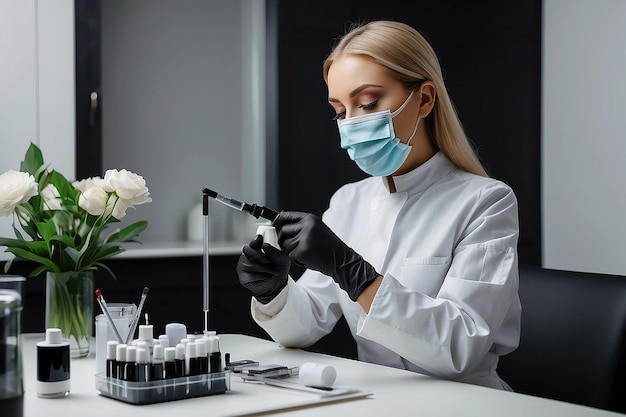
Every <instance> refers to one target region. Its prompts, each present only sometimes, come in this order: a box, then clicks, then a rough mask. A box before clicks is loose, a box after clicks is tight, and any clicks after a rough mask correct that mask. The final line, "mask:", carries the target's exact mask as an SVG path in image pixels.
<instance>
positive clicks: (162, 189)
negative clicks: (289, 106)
mask: <svg viewBox="0 0 626 417" xmlns="http://www.w3.org/2000/svg"><path fill="white" fill-rule="evenodd" d="M263 23H264V1H259V0H237V1H233V0H210V1H206V0H182V1H176V2H173V1H171V0H132V1H130V0H107V1H103V2H102V102H103V106H102V118H103V168H104V169H105V170H106V169H110V168H117V169H122V168H126V169H128V170H130V171H133V172H136V173H138V174H140V175H142V176H143V177H144V178H145V179H146V182H147V185H148V187H149V189H150V193H151V196H152V198H153V202H152V203H150V204H147V205H144V206H140V207H137V210H136V211H134V212H129V213H128V214H127V218H125V219H124V222H123V223H122V224H124V223H128V222H130V221H136V220H141V219H146V220H148V222H149V225H148V229H147V230H146V231H145V232H144V233H142V236H141V239H140V240H141V241H142V242H144V243H146V242H168V241H169V242H176V241H180V240H185V239H186V238H187V234H186V221H187V214H188V212H189V211H190V210H191V209H192V208H194V207H195V206H196V204H197V203H198V202H199V201H200V199H201V191H202V188H203V187H209V188H211V189H214V190H216V191H218V192H220V193H222V194H225V195H230V196H232V197H234V198H237V199H242V200H249V202H257V201H258V202H260V203H263V196H264V195H265V190H264V186H265V175H264V143H265V142H264V137H263V134H264V131H265V128H264V126H265V124H264V113H262V108H261V106H260V104H261V103H262V102H263V94H264V91H263V89H262V85H261V84H260V81H262V80H263V79H264V78H263V77H264V73H263V72H262V69H263V68H264V66H265V61H264V59H263V58H264V55H263V52H264V44H263V41H264V30H265V27H264V25H263ZM210 204H211V206H210V218H211V220H212V227H211V231H212V234H213V237H214V238H215V239H216V240H229V239H233V238H238V237H239V236H237V235H238V233H239V230H237V226H236V225H237V224H238V223H239V222H240V221H242V222H246V221H248V220H249V219H248V218H247V217H249V216H247V215H246V214H244V213H238V212H235V211H233V210H232V209H229V208H227V207H225V206H223V205H220V204H219V203H217V202H215V201H211V202H210ZM201 214H202V213H201V212H198V213H197V216H201Z"/></svg>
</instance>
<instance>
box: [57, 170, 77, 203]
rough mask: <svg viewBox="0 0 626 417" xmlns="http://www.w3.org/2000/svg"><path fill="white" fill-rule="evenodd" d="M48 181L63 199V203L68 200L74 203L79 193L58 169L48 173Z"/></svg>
mask: <svg viewBox="0 0 626 417" xmlns="http://www.w3.org/2000/svg"><path fill="white" fill-rule="evenodd" d="M50 182H51V183H52V185H54V187H55V188H56V189H57V191H58V192H59V195H60V196H61V198H62V199H63V204H64V205H65V204H66V200H67V202H69V203H70V204H72V205H74V204H75V202H76V198H77V196H78V195H79V194H80V191H78V190H77V189H76V188H74V186H73V185H72V184H71V183H70V182H69V181H68V180H67V179H66V178H65V177H64V176H63V174H61V173H60V172H58V171H52V172H51V173H50Z"/></svg>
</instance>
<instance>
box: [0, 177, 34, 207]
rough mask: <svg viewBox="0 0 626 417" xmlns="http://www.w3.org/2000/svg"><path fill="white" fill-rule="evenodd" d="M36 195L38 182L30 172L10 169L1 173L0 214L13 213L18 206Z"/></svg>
mask: <svg viewBox="0 0 626 417" xmlns="http://www.w3.org/2000/svg"><path fill="white" fill-rule="evenodd" d="M35 195H37V183H36V182H35V177H33V176H32V175H30V174H29V173H27V172H18V171H13V170H10V171H7V172H5V173H4V174H2V175H0V216H9V215H11V214H13V211H14V210H15V207H16V206H18V205H20V204H22V203H25V202H27V201H28V200H30V198H31V197H33V196H35Z"/></svg>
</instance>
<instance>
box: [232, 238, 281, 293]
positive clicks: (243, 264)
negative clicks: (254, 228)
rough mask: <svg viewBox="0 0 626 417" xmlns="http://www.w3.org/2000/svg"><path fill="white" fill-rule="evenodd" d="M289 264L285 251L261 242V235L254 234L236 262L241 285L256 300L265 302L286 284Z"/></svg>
mask: <svg viewBox="0 0 626 417" xmlns="http://www.w3.org/2000/svg"><path fill="white" fill-rule="evenodd" d="M261 248H263V251H261ZM290 266H291V261H290V260H289V256H287V254H286V253H284V252H282V251H281V250H279V249H276V248H275V247H274V246H272V245H270V244H268V243H263V236H261V235H256V237H255V238H254V239H252V241H250V243H249V244H247V245H244V247H243V253H242V254H241V256H240V257H239V262H238V263H237V274H238V275H239V282H240V283H241V285H243V286H244V287H245V288H246V289H247V290H248V291H250V292H251V293H252V295H253V296H254V297H255V298H256V299H257V300H258V301H260V302H261V303H263V304H267V303H269V302H270V301H272V300H273V299H274V297H276V296H277V295H278V293H280V291H281V290H282V289H283V288H285V285H287V276H288V274H289V267H290Z"/></svg>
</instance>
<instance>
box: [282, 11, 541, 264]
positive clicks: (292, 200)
mask: <svg viewBox="0 0 626 417" xmlns="http://www.w3.org/2000/svg"><path fill="white" fill-rule="evenodd" d="M277 9H278V80H279V101H278V111H277V114H278V126H279V128H278V164H277V165H278V193H279V194H278V199H279V207H280V208H281V209H292V210H302V211H311V212H314V213H317V214H321V213H322V212H323V211H324V210H325V209H326V207H327V204H328V200H329V198H330V196H331V195H332V193H333V192H334V191H335V190H336V189H337V188H339V187H340V186H341V185H343V184H345V183H347V182H351V181H355V180H358V179H360V178H363V177H364V176H365V174H363V173H362V172H361V171H360V170H359V169H358V168H357V167H356V166H355V165H354V163H353V162H352V161H351V160H350V159H349V158H348V156H347V154H346V152H345V151H343V150H342V149H341V148H340V147H339V135H338V133H337V127H336V124H335V122H333V121H331V120H330V119H331V117H332V116H333V111H332V108H331V107H330V106H329V105H328V103H327V90H326V85H325V84H324V81H323V78H322V72H321V70H322V63H323V61H324V59H325V57H326V56H327V55H328V53H329V52H330V50H331V48H332V45H333V44H334V40H335V39H336V38H337V37H338V36H339V35H341V34H343V33H344V32H345V30H346V28H347V27H349V25H350V23H353V22H367V21H371V20H377V19H391V20H398V21H402V22H405V23H407V24H409V25H411V26H413V27H415V28H416V29H417V30H419V31H420V32H422V33H423V34H424V35H425V36H426V38H427V39H428V40H429V41H430V42H431V43H432V45H433V47H434V48H435V51H437V53H438V56H439V58H440V62H441V66H442V68H443V70H444V75H445V80H446V83H447V87H448V90H449V93H450V96H451V97H452V100H453V102H454V103H455V105H456V107H457V110H458V112H459V115H460V118H461V121H462V123H463V125H464V127H465V129H466V132H467V134H468V136H469V137H470V139H471V140H472V141H473V143H474V144H475V145H476V147H477V149H478V153H479V156H480V158H481V160H482V161H483V164H484V165H485V167H486V168H487V170H488V172H489V173H490V175H491V176H492V177H494V178H497V179H501V180H503V181H504V182H506V183H507V184H509V185H510V186H511V187H512V188H513V189H514V190H515V193H516V195H517V197H518V200H519V207H520V225H521V233H520V243H519V253H520V259H521V260H522V261H523V262H526V263H530V264H536V265H540V263H541V234H540V233H541V218H540V188H539V187H540V92H541V1H540V0H532V1H518V2H500V1H483V2H465V1H453V0H443V1H437V2H427V1H412V2H406V1H401V0H388V1H385V2H380V1H374V0H358V1H357V0H354V1H341V2H337V1H329V0H305V1H297V2H292V1H278V7H277Z"/></svg>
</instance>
